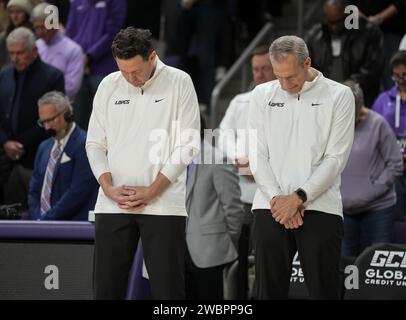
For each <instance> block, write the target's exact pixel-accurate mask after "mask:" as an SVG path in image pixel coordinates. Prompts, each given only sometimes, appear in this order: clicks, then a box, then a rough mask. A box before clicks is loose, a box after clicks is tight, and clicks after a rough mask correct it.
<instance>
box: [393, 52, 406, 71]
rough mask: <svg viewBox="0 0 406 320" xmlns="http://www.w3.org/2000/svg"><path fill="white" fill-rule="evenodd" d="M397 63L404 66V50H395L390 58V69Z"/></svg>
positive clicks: (405, 64) (405, 54) (405, 55)
mask: <svg viewBox="0 0 406 320" xmlns="http://www.w3.org/2000/svg"><path fill="white" fill-rule="evenodd" d="M399 65H403V66H406V50H400V51H398V52H396V53H395V54H394V55H393V56H392V58H391V59H390V66H391V68H392V69H393V68H395V67H397V66H399Z"/></svg>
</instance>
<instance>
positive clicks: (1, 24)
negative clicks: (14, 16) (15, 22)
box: [0, 0, 9, 32]
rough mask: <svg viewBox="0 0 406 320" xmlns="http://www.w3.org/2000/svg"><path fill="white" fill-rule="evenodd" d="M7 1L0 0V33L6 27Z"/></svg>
mask: <svg viewBox="0 0 406 320" xmlns="http://www.w3.org/2000/svg"><path fill="white" fill-rule="evenodd" d="M8 1H9V0H0V32H3V31H4V30H6V28H7V26H8V14H7V3H8Z"/></svg>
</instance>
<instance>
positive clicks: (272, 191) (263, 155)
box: [248, 89, 282, 200]
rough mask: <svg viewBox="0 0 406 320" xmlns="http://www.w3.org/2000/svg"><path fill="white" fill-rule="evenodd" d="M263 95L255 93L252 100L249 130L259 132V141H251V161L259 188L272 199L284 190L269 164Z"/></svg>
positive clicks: (257, 136)
mask: <svg viewBox="0 0 406 320" xmlns="http://www.w3.org/2000/svg"><path fill="white" fill-rule="evenodd" d="M254 90H255V89H254ZM261 97H262V96H261V95H257V94H253V95H251V100H250V110H249V116H248V130H253V132H256V133H257V135H256V139H257V143H255V142H254V141H250V150H249V161H250V168H251V171H252V174H253V175H254V178H255V182H256V183H257V186H258V188H259V189H260V190H261V191H262V192H263V194H264V195H266V196H267V198H268V199H269V200H272V198H273V197H275V196H277V195H280V194H282V191H281V189H280V187H279V185H278V183H277V180H276V177H275V174H274V172H273V170H272V168H271V166H270V164H269V152H268V145H267V139H266V136H265V131H264V125H266V123H265V122H264V119H265V115H264V110H265V109H264V108H263V105H264V102H263V101H259V100H261ZM254 136H255V135H254ZM255 149H256V150H255ZM254 164H256V166H255V165H254Z"/></svg>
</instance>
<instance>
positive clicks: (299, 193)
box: [295, 188, 307, 203]
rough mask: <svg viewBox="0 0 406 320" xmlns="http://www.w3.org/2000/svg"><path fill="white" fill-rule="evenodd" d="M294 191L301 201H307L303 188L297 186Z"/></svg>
mask: <svg viewBox="0 0 406 320" xmlns="http://www.w3.org/2000/svg"><path fill="white" fill-rule="evenodd" d="M295 193H296V194H297V196H298V197H299V198H300V200H302V202H303V203H305V202H306V201H307V194H306V192H305V191H304V190H303V189H301V188H299V189H297V190H296V191H295Z"/></svg>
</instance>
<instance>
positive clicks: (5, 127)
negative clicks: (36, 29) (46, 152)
mask: <svg viewBox="0 0 406 320" xmlns="http://www.w3.org/2000/svg"><path fill="white" fill-rule="evenodd" d="M7 48H8V51H9V54H10V60H11V64H10V65H8V66H6V67H4V68H3V69H2V70H1V72H0V145H1V146H2V148H1V150H2V151H4V152H5V156H6V157H3V160H7V159H8V161H12V163H13V166H12V168H11V171H10V177H9V179H8V181H7V183H6V185H5V186H4V188H5V190H4V200H5V203H7V204H10V203H16V202H20V203H22V204H23V207H24V208H27V197H28V183H29V179H30V177H31V173H32V169H33V166H34V158H35V154H36V152H37V149H38V145H39V144H40V143H41V141H42V140H44V139H45V138H46V135H45V131H44V130H43V129H42V128H40V127H39V126H38V124H37V117H38V113H37V104H36V102H37V101H38V99H39V98H40V97H41V96H42V95H43V94H45V93H46V92H48V91H52V90H58V91H62V92H63V90H64V81H63V74H62V72H60V71H59V70H58V69H56V68H54V67H52V66H50V65H48V64H46V63H43V62H42V61H41V59H40V58H39V57H38V52H37V47H36V46H35V35H34V33H33V32H32V31H31V30H29V29H27V28H24V27H20V28H17V29H15V30H14V31H12V32H11V33H10V34H9V36H8V37H7Z"/></svg>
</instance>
